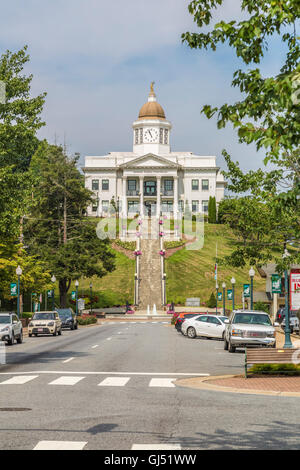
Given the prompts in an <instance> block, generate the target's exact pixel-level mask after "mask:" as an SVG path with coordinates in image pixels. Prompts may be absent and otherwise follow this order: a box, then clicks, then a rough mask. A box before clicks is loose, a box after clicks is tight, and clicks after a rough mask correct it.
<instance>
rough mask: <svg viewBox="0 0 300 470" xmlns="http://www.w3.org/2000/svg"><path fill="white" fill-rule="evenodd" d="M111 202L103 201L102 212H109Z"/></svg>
mask: <svg viewBox="0 0 300 470" xmlns="http://www.w3.org/2000/svg"><path fill="white" fill-rule="evenodd" d="M108 206H109V201H102V212H108Z"/></svg>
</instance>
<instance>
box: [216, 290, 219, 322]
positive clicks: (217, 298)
mask: <svg viewBox="0 0 300 470" xmlns="http://www.w3.org/2000/svg"><path fill="white" fill-rule="evenodd" d="M218 292H219V285H218V283H217V282H216V315H218Z"/></svg>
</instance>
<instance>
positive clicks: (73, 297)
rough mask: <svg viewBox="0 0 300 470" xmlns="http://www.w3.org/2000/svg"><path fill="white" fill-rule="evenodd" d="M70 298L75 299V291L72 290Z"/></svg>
mask: <svg viewBox="0 0 300 470" xmlns="http://www.w3.org/2000/svg"><path fill="white" fill-rule="evenodd" d="M71 299H72V300H76V291H75V290H73V291H72V293H71Z"/></svg>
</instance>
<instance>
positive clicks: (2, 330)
mask: <svg viewBox="0 0 300 470" xmlns="http://www.w3.org/2000/svg"><path fill="white" fill-rule="evenodd" d="M15 340H17V343H19V344H20V343H22V342H23V328H22V323H21V322H20V320H19V318H18V316H17V315H16V314H15V313H11V312H3V313H0V341H5V342H6V343H7V344H8V345H10V346H11V345H13V344H14V342H15Z"/></svg>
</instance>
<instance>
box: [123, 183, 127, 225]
mask: <svg viewBox="0 0 300 470" xmlns="http://www.w3.org/2000/svg"><path fill="white" fill-rule="evenodd" d="M126 183H127V178H126V176H123V190H122V214H123V217H124V219H126V217H127V197H126Z"/></svg>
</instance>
